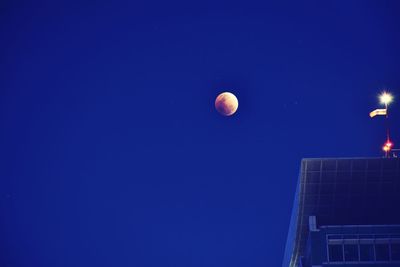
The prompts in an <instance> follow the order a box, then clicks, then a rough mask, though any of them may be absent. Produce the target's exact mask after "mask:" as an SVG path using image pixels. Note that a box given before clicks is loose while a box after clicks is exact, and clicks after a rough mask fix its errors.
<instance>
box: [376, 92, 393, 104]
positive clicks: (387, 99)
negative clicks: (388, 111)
mask: <svg viewBox="0 0 400 267" xmlns="http://www.w3.org/2000/svg"><path fill="white" fill-rule="evenodd" d="M379 100H380V102H381V104H383V105H385V106H387V105H389V104H390V103H391V102H392V101H393V96H392V95H391V94H390V93H388V92H386V91H385V92H383V93H382V94H381V95H380V96H379Z"/></svg>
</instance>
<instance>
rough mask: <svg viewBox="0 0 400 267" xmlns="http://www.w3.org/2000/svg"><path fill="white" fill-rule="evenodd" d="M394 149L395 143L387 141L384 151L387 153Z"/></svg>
mask: <svg viewBox="0 0 400 267" xmlns="http://www.w3.org/2000/svg"><path fill="white" fill-rule="evenodd" d="M392 147H393V143H392V142H390V141H389V140H388V141H386V143H385V144H384V145H383V147H382V149H383V151H385V152H389V151H390V150H391V149H392Z"/></svg>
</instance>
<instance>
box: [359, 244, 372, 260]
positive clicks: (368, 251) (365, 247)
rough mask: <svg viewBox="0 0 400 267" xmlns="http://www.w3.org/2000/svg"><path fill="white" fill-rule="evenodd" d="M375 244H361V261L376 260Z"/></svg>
mask: <svg viewBox="0 0 400 267" xmlns="http://www.w3.org/2000/svg"><path fill="white" fill-rule="evenodd" d="M374 259H375V256H374V245H373V244H360V261H374Z"/></svg>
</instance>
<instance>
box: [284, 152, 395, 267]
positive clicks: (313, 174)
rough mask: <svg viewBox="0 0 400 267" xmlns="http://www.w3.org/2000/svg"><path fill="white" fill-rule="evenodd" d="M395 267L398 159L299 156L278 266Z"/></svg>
mask: <svg viewBox="0 0 400 267" xmlns="http://www.w3.org/2000/svg"><path fill="white" fill-rule="evenodd" d="M298 266H302V267H317V266H318V267H319V266H336V267H339V266H347V267H351V266H358V267H362V266H399V267H400V159H399V158H339V159H303V160H302V162H301V168H300V175H299V180H298V184H297V190H296V195H295V201H294V206H293V211H292V217H291V222H290V227H289V234H288V240H287V244H286V249H285V255H284V261H283V267H298Z"/></svg>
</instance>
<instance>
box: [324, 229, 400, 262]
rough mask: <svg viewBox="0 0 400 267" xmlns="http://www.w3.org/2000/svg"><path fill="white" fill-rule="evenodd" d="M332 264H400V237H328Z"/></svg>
mask: <svg viewBox="0 0 400 267" xmlns="http://www.w3.org/2000/svg"><path fill="white" fill-rule="evenodd" d="M327 252H328V261H329V262H330V263H352V262H374V263H379V262H381V263H385V262H400V235H381V234H379V235H327Z"/></svg>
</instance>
